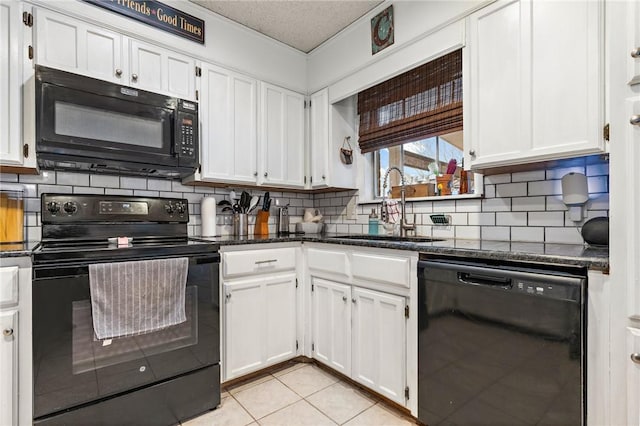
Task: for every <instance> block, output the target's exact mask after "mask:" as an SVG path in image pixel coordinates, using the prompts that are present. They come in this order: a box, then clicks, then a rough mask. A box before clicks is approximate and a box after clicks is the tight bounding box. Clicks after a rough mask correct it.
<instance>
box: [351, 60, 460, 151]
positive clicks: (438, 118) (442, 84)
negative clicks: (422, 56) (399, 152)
mask: <svg viewBox="0 0 640 426" xmlns="http://www.w3.org/2000/svg"><path fill="white" fill-rule="evenodd" d="M358 114H360V131H359V136H360V138H359V140H358V143H359V144H360V150H361V151H362V152H363V153H364V152H371V151H375V150H377V149H381V148H386V147H390V146H394V145H400V144H403V143H406V142H412V141H416V140H420V139H426V138H429V137H433V136H438V135H442V134H445V133H450V132H455V131H458V130H462V50H456V51H455V52H451V53H449V54H447V55H444V56H441V57H440V58H437V59H435V60H433V61H431V62H428V63H426V64H424V65H421V66H419V67H417V68H414V69H412V70H410V71H407V72H405V73H404V74H400V75H398V76H396V77H394V78H392V79H389V80H387V81H385V82H383V83H380V84H378V85H377V86H374V87H371V88H369V89H367V90H363V91H362V92H360V93H358Z"/></svg>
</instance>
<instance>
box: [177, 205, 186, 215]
mask: <svg viewBox="0 0 640 426" xmlns="http://www.w3.org/2000/svg"><path fill="white" fill-rule="evenodd" d="M176 208H177V209H178V213H180V214H184V212H185V211H186V210H187V208H186V207H185V205H184V203H178V204H176Z"/></svg>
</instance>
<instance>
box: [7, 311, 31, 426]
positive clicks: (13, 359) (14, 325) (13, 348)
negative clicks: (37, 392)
mask: <svg viewBox="0 0 640 426" xmlns="http://www.w3.org/2000/svg"><path fill="white" fill-rule="evenodd" d="M0 330H2V335H0V365H2V369H3V370H4V373H3V374H2V376H3V380H1V381H0V424H1V425H17V424H18V341H17V330H18V312H17V311H3V312H0ZM29 422H30V421H29ZM24 423H25V424H26V423H27V421H25V422H24Z"/></svg>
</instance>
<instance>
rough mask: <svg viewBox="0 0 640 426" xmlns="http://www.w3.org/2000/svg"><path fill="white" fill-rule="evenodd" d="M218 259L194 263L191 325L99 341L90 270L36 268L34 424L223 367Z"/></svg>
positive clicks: (188, 308) (207, 257)
mask: <svg viewBox="0 0 640 426" xmlns="http://www.w3.org/2000/svg"><path fill="white" fill-rule="evenodd" d="M219 262H220V256H219V254H217V253H216V254H207V255H196V256H190V257H189V273H188V276H187V284H186V295H185V296H186V297H185V308H186V309H185V311H186V316H187V321H186V322H184V323H182V324H178V325H175V326H172V327H168V328H166V329H163V330H159V331H156V332H151V333H147V334H142V335H137V336H131V337H122V338H117V339H112V340H103V341H100V340H97V339H96V338H95V336H94V332H93V321H92V317H91V303H90V289H89V276H88V265H87V264H83V265H78V264H74V265H71V266H57V267H37V266H36V267H35V268H34V281H33V362H34V366H33V372H34V418H35V419H38V418H40V417H42V416H47V415H50V414H53V413H57V412H60V411H62V410H66V409H69V408H72V407H76V406H79V405H82V404H86V403H89V402H92V401H96V400H100V399H103V398H109V397H111V396H114V395H118V394H123V393H126V392H127V391H130V390H134V389H138V388H140V387H145V386H147V385H150V384H155V383H160V382H163V381H166V380H168V379H171V378H173V377H176V376H179V375H182V374H185V373H188V372H192V371H195V370H198V369H201V368H205V367H207V366H211V365H214V364H217V363H218V362H219V361H220V347H219V342H220V338H219V334H220V332H219V318H220V317H219V312H220V307H219V295H218V267H219Z"/></svg>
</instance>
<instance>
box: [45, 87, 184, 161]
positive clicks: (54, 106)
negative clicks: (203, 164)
mask: <svg viewBox="0 0 640 426" xmlns="http://www.w3.org/2000/svg"><path fill="white" fill-rule="evenodd" d="M76 77H78V79H79V82H81V83H84V86H83V85H82V84H78V85H76V86H73V87H69V86H65V85H58V84H52V83H49V82H46V81H44V82H39V84H38V86H37V88H36V104H37V107H36V140H37V145H36V149H37V152H38V153H39V154H40V155H44V156H45V157H47V156H59V155H64V156H66V157H67V158H69V161H72V159H73V158H91V159H104V160H111V161H125V162H137V163H145V164H156V165H158V166H161V165H165V166H177V165H178V159H177V156H176V153H175V152H174V151H175V150H174V144H173V139H174V134H175V128H174V127H175V125H174V121H175V114H176V104H177V100H176V99H174V98H168V97H165V96H160V95H157V94H153V93H148V92H143V91H137V90H134V89H129V88H126V87H123V86H118V85H114V84H111V83H105V82H100V81H95V80H93V79H88V80H90V84H89V83H88V82H85V80H87V79H86V78H82V77H80V76H76ZM85 86H87V87H85ZM94 86H95V87H94ZM129 92H130V93H132V94H135V96H127V95H124V94H123V93H129ZM56 158H57V157H56ZM96 161H97V160H96Z"/></svg>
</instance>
